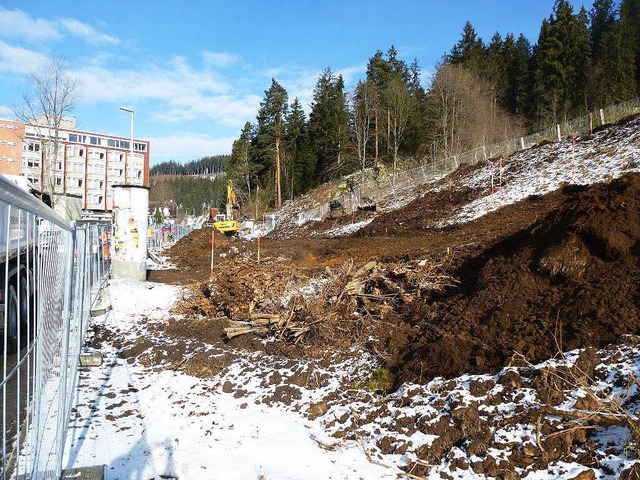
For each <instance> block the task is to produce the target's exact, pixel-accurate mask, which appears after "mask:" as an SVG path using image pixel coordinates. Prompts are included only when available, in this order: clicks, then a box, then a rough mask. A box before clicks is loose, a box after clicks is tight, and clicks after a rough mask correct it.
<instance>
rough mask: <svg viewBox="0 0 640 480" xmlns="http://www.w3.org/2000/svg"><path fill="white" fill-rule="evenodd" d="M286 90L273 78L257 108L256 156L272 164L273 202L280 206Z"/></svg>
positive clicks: (286, 106)
mask: <svg viewBox="0 0 640 480" xmlns="http://www.w3.org/2000/svg"><path fill="white" fill-rule="evenodd" d="M287 101H288V95H287V91H286V90H285V89H284V87H283V86H282V85H280V84H279V83H278V82H277V81H276V80H275V79H272V80H271V87H269V89H268V90H265V92H264V100H262V102H261V103H260V110H258V117H257V118H258V137H257V143H258V148H259V150H258V156H259V158H260V159H261V160H262V164H263V165H265V164H271V165H273V170H272V171H273V172H274V188H275V204H276V208H278V209H279V208H280V207H281V206H282V178H281V160H282V159H281V151H280V150H281V141H282V135H283V133H284V119H285V117H286V115H287V108H288V105H287Z"/></svg>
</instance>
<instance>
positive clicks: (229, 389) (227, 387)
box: [222, 380, 233, 393]
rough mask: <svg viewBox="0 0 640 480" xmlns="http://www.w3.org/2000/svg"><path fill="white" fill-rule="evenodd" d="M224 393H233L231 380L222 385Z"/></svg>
mask: <svg viewBox="0 0 640 480" xmlns="http://www.w3.org/2000/svg"><path fill="white" fill-rule="evenodd" d="M222 391H223V392H224V393H231V392H232V391H233V383H231V382H230V381H229V380H227V381H226V382H224V383H223V384H222Z"/></svg>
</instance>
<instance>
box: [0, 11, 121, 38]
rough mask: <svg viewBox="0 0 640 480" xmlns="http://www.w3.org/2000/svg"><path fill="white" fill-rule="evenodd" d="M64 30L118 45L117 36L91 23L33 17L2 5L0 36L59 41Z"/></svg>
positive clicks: (81, 36) (69, 19)
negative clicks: (101, 30) (104, 31)
mask: <svg viewBox="0 0 640 480" xmlns="http://www.w3.org/2000/svg"><path fill="white" fill-rule="evenodd" d="M64 32H66V33H68V34H71V35H73V36H76V37H80V38H84V39H85V40H86V41H87V42H88V43H92V44H111V45H117V44H119V43H120V40H119V39H118V38H116V37H113V36H111V35H108V34H106V33H101V32H99V31H98V30H96V29H95V28H94V27H92V26H91V25H88V24H86V23H84V22H81V21H80V20H76V19H75V18H62V19H59V20H46V19H44V18H36V17H32V16H31V15H29V14H28V13H25V12H23V11H22V10H20V9H17V8H16V9H15V10H8V9H6V8H3V7H0V37H5V38H11V39H15V40H22V41H24V42H28V43H45V42H59V41H62V40H63V39H64Z"/></svg>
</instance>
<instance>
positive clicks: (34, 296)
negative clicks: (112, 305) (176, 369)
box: [0, 178, 111, 480]
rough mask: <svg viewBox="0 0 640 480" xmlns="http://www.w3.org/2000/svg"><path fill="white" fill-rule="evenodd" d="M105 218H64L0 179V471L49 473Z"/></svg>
mask: <svg viewBox="0 0 640 480" xmlns="http://www.w3.org/2000/svg"><path fill="white" fill-rule="evenodd" d="M110 228H111V227H110V225H109V224H108V223H104V222H102V223H99V222H86V223H82V222H78V223H77V224H74V225H71V224H70V223H68V222H67V221H65V220H64V219H63V218H62V217H60V216H58V215H57V214H56V213H54V212H53V210H52V209H50V208H49V207H47V206H45V205H44V204H43V203H41V202H40V201H39V200H37V199H36V198H35V197H33V196H31V195H29V194H28V193H26V192H24V191H22V190H20V189H19V188H17V187H16V186H15V185H13V184H11V183H10V182H7V181H6V180H4V179H3V178H0V313H1V319H0V328H2V336H1V337H0V339H1V340H0V343H1V344H2V352H1V358H2V368H1V370H2V383H0V389H1V391H0V393H1V399H0V400H1V402H2V418H1V424H0V429H1V431H2V451H1V452H0V454H1V456H2V457H1V459H0V460H2V463H1V464H0V479H3V480H4V479H8V478H16V477H19V476H24V478H30V479H39V478H46V479H50V478H53V479H57V478H60V476H61V471H62V453H63V450H64V441H65V438H66V431H67V425H68V419H69V414H70V409H71V404H72V400H73V394H74V391H75V385H76V382H77V372H78V365H79V358H80V351H81V348H82V342H83V338H84V335H85V333H86V329H87V326H88V321H89V318H90V309H91V305H92V302H93V301H95V299H96V298H97V295H98V294H99V289H100V285H102V282H103V281H104V279H105V278H106V275H107V274H108V271H109V261H108V260H109V259H108V253H107V252H108V249H107V248H101V247H102V246H103V244H106V243H107V242H108V239H107V237H106V236H105V233H106V232H109V231H110Z"/></svg>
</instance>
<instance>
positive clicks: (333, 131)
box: [309, 68, 349, 181]
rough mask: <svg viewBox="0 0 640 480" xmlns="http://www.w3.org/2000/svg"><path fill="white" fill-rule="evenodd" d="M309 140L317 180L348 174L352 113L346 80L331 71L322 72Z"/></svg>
mask: <svg viewBox="0 0 640 480" xmlns="http://www.w3.org/2000/svg"><path fill="white" fill-rule="evenodd" d="M309 141H310V148H311V149H312V151H313V154H314V155H315V160H316V175H315V178H316V179H319V180H320V181H326V180H329V179H331V178H335V177H337V176H340V175H342V174H343V173H345V172H347V171H348V168H349V165H347V164H345V152H346V151H347V146H348V141H349V112H348V111H347V99H346V95H345V92H344V80H343V79H342V76H341V75H338V76H336V75H335V74H334V73H333V71H332V70H331V69H330V68H326V69H324V70H323V71H322V73H321V74H320V78H319V79H318V82H317V83H316V86H315V88H314V91H313V102H312V104H311V113H310V115H309Z"/></svg>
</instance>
